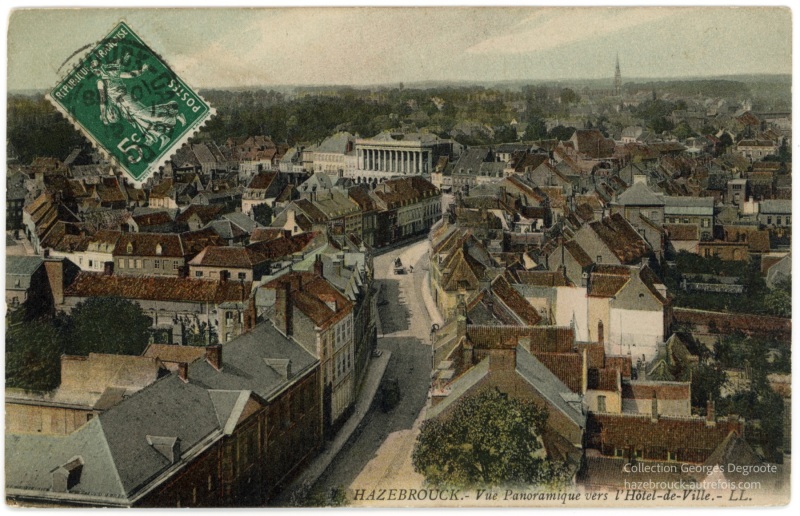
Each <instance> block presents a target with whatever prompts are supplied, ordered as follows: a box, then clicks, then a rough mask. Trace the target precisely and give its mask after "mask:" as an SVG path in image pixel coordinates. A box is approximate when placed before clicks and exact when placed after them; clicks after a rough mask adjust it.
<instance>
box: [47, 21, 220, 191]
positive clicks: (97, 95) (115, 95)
mask: <svg viewBox="0 0 800 516" xmlns="http://www.w3.org/2000/svg"><path fill="white" fill-rule="evenodd" d="M48 99H49V100H50V101H51V102H52V103H53V104H54V105H55V106H56V108H57V109H58V110H59V111H60V112H61V113H62V114H63V115H64V116H66V117H67V118H68V119H69V120H70V121H71V122H72V123H73V124H74V125H75V126H76V128H78V129H79V130H80V131H81V132H82V133H83V134H84V135H85V136H86V137H87V138H88V139H89V140H90V141H91V142H92V143H93V144H94V145H95V146H96V147H97V148H99V149H101V150H102V151H105V152H106V153H107V154H108V155H109V156H110V158H111V159H112V161H114V162H116V164H118V165H119V166H120V167H121V168H122V169H123V170H124V171H125V172H126V173H127V174H128V175H129V176H130V178H131V179H132V180H133V182H134V183H136V184H141V183H142V182H144V181H145V180H146V179H147V178H148V176H149V175H150V174H151V173H152V172H154V171H156V170H158V168H159V166H161V165H163V164H164V162H165V161H167V160H168V159H169V157H170V156H171V155H172V154H173V153H174V152H175V151H176V150H177V149H178V148H180V146H181V145H183V144H184V143H186V141H187V140H188V139H189V138H190V137H191V136H192V135H193V134H194V133H195V131H197V130H198V129H199V128H200V127H202V126H203V124H204V123H205V122H206V120H208V119H209V118H210V117H211V116H213V115H214V113H215V111H214V109H213V108H212V107H211V106H210V105H209V104H208V102H206V101H205V100H203V98H202V97H201V96H200V95H199V94H197V92H195V91H194V90H192V89H191V88H190V87H189V86H188V85H187V84H186V83H185V82H183V81H182V80H181V79H180V78H179V77H178V76H177V75H175V73H174V72H173V71H172V70H171V69H170V68H169V66H167V64H166V63H165V62H164V60H163V59H161V58H160V57H159V56H158V55H157V54H156V53H155V52H154V51H153V50H152V49H151V48H150V47H148V46H147V44H145V43H144V42H143V41H142V40H141V39H140V38H139V36H137V35H136V33H134V32H133V30H131V28H130V27H129V26H128V25H127V24H125V23H124V22H120V23H119V24H118V25H117V26H116V27H115V28H114V30H112V31H111V33H109V34H108V36H106V37H105V38H103V39H102V40H101V41H100V42H99V43H98V44H97V45H96V46H95V47H94V48H93V49H92V50H91V51H90V52H89V53H88V54H87V55H86V56H85V57H84V58H83V59H81V60H80V62H79V63H78V65H77V66H76V67H75V68H74V69H73V70H72V72H71V73H69V74H67V75H66V77H64V78H63V80H61V82H59V83H58V85H56V87H55V88H54V89H53V90H52V91H51V92H50V93H49V95H48Z"/></svg>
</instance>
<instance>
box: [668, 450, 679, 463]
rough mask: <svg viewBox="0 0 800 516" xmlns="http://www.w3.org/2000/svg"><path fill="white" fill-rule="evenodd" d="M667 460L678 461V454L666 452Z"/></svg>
mask: <svg viewBox="0 0 800 516" xmlns="http://www.w3.org/2000/svg"><path fill="white" fill-rule="evenodd" d="M667 460H668V461H676V460H678V454H677V453H676V452H674V451H668V452H667Z"/></svg>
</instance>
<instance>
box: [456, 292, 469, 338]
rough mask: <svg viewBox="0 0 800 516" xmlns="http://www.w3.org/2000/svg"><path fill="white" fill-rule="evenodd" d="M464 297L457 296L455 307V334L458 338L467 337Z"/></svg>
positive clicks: (461, 295)
mask: <svg viewBox="0 0 800 516" xmlns="http://www.w3.org/2000/svg"><path fill="white" fill-rule="evenodd" d="M464 298H465V296H464V295H463V294H461V293H459V294H458V305H457V306H456V334H457V335H458V337H459V338H461V337H466V336H467V304H466V301H465V299H464Z"/></svg>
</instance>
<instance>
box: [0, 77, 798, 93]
mask: <svg viewBox="0 0 800 516" xmlns="http://www.w3.org/2000/svg"><path fill="white" fill-rule="evenodd" d="M745 78H749V79H750V82H758V79H761V78H764V79H769V78H773V79H787V80H788V81H789V82H790V83H791V82H792V74H791V73H762V74H759V73H754V74H730V75H708V76H684V77H631V78H628V79H626V78H625V77H624V76H623V79H622V84H623V86H625V85H628V84H638V83H651V82H682V81H683V82H690V81H731V82H747V81H745V80H742V79H745ZM604 81H607V82H608V83H609V84H608V87H609V89H610V88H611V87H612V85H613V77H611V78H609V79H602V78H574V79H547V80H543V79H538V80H526V79H509V80H503V81H481V80H469V79H464V80H453V81H436V80H429V81H415V82H405V81H399V82H385V83H375V84H333V83H331V84H310V83H308V84H261V85H252V86H224V85H215V86H206V87H201V88H198V89H199V90H204V91H210V90H230V91H233V90H239V91H255V90H266V91H269V90H271V89H303V88H352V89H355V90H367V89H376V88H388V89H392V88H398V87H399V85H400V83H402V84H403V87H404V89H430V88H436V87H447V86H474V85H482V86H483V85H488V87H493V86H498V87H508V86H515V87H522V86H528V85H547V84H559V85H564V86H568V85H569V84H571V83H576V84H581V83H602V82H604ZM50 89H51V88H38V89H37V88H33V89H13V90H12V89H9V90H8V94H9V95H23V94H44V93H47V92H48V91H50Z"/></svg>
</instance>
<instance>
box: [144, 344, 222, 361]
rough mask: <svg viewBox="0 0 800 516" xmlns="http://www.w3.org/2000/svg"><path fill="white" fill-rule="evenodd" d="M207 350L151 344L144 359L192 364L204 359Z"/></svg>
mask: <svg viewBox="0 0 800 516" xmlns="http://www.w3.org/2000/svg"><path fill="white" fill-rule="evenodd" d="M205 354H206V348H204V347H202V346H176V345H174V344H149V345H148V346H147V348H146V349H145V350H144V353H142V356H143V357H150V358H157V359H159V360H161V361H162V362H186V363H189V364H190V363H192V362H194V361H195V360H197V359H200V358H203V357H204V356H205Z"/></svg>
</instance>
